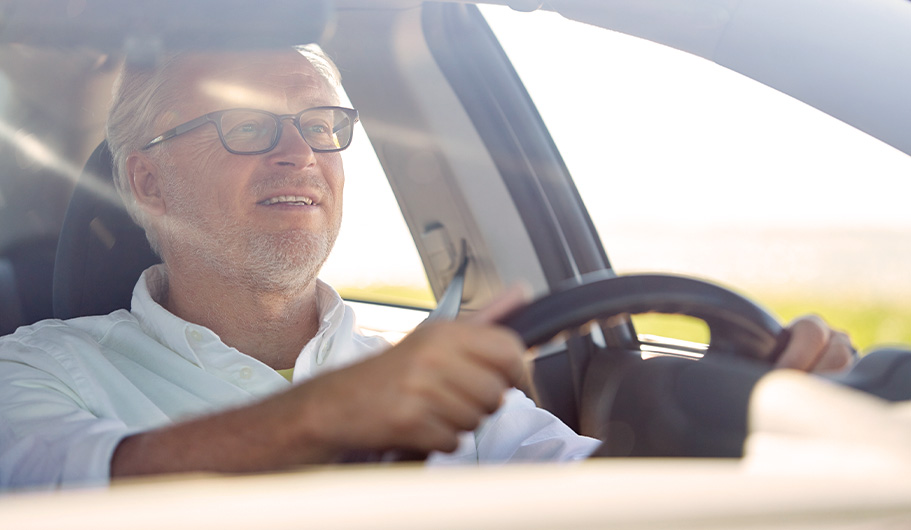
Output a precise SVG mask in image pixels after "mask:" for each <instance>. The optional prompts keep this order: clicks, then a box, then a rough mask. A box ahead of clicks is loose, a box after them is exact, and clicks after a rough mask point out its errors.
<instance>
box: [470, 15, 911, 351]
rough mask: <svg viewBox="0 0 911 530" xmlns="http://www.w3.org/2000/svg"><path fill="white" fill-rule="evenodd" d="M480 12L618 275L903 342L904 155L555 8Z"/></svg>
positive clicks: (868, 340)
mask: <svg viewBox="0 0 911 530" xmlns="http://www.w3.org/2000/svg"><path fill="white" fill-rule="evenodd" d="M484 15H485V17H486V18H487V19H488V22H489V23H490V25H491V26H492V28H493V30H494V32H495V33H496V35H497V38H498V39H499V40H500V42H501V44H502V46H503V47H504V49H505V50H506V52H507V55H508V56H509V57H510V59H511V61H512V63H513V65H514V67H515V68H516V70H517V71H518V73H519V76H520V77H521V79H522V82H523V83H524V84H525V86H526V88H527V89H528V91H529V93H530V94H531V97H532V100H533V101H534V103H535V105H536V106H537V108H538V110H539V112H540V113H541V115H542V117H543V119H544V121H545V123H546V124H547V126H548V129H549V130H550V133H551V134H552V136H553V138H554V140H555V142H556V144H557V146H558V148H559V150H560V152H561V154H562V156H563V157H564V159H565V161H566V164H567V166H568V168H569V171H570V173H571V174H572V176H573V179H574V180H575V183H576V185H577V187H578V189H579V191H580V193H581V195H582V197H583V200H584V202H585V204H586V207H587V209H588V211H589V214H590V215H591V217H592V219H593V221H594V223H595V226H596V229H597V231H598V232H599V234H600V236H601V239H602V242H603V244H604V247H605V249H606V250H607V253H608V255H609V257H610V259H611V264H612V265H613V267H614V268H615V269H616V270H617V271H618V272H620V273H630V272H639V271H662V272H673V273H679V274H687V275H695V276H699V277H703V278H708V279H711V280H713V281H716V282H720V283H723V284H726V285H728V286H736V288H737V289H738V290H740V291H741V292H743V293H745V294H747V296H749V297H752V298H754V299H756V300H758V301H760V302H761V303H763V304H764V305H766V306H767V307H769V308H770V309H772V311H773V312H774V313H776V314H778V315H779V316H780V317H781V318H782V319H784V320H788V319H790V318H792V317H794V316H796V315H798V314H801V313H805V312H808V311H813V312H818V313H820V314H822V315H823V316H824V317H825V318H826V319H827V320H828V321H829V322H831V323H832V325H833V326H834V327H836V328H843V329H846V330H848V331H850V332H851V335H852V337H853V338H854V340H855V345H857V346H858V347H861V348H862V347H865V346H867V345H870V344H874V343H884V342H898V341H904V342H907V341H908V340H911V330H909V329H908V328H907V326H903V325H902V323H903V322H905V321H907V320H908V317H911V304H909V302H908V300H911V296H909V295H911V277H909V275H907V274H906V273H905V270H904V268H903V267H904V265H903V264H904V263H907V262H908V259H909V258H911V244H909V243H911V212H909V210H908V208H907V199H906V198H907V197H908V195H909V192H911V179H909V178H908V176H909V175H911V157H908V156H907V155H905V154H904V153H901V152H900V151H898V150H896V149H894V148H892V147H890V146H888V145H886V144H884V143H882V142H880V141H878V140H876V139H874V138H872V137H870V136H868V135H866V134H864V133H862V132H860V131H858V130H856V129H854V128H852V127H850V126H848V125H846V124H844V123H842V122H840V121H838V120H836V119H834V118H832V117H830V116H828V115H826V114H823V113H822V112H819V111H817V110H816V109H814V108H812V107H809V106H807V105H805V104H803V103H801V102H799V101H797V100H795V99H793V98H791V97H789V96H786V95H783V94H781V93H780V92H777V91H775V90H773V89H771V88H768V87H766V86H764V85H761V84H759V83H757V82H755V81H753V80H751V79H749V78H746V77H744V76H742V75H740V74H737V73H734V72H731V71H729V70H727V69H725V68H722V67H720V66H718V65H716V64H714V63H711V62H709V61H706V60H704V59H702V58H698V57H695V56H692V55H689V54H686V53H683V52H680V51H678V50H674V49H671V48H668V47H665V46H661V45H658V44H654V43H651V42H649V41H645V40H642V39H638V38H634V37H630V36H626V35H623V34H620V33H616V32H611V31H606V30H603V29H600V28H596V27H592V26H586V25H584V24H581V23H577V22H573V21H569V20H566V19H563V18H562V17H560V16H559V15H556V14H554V13H550V12H543V11H539V12H536V13H533V14H531V16H529V15H528V14H524V13H521V14H520V13H516V12H513V11H511V10H509V9H507V8H498V7H490V8H486V9H484ZM518 16H521V17H522V24H517V23H513V22H515V21H514V20H513V17H518ZM542 35H546V36H547V38H546V39H545V38H541V36H542ZM542 64H546V65H547V68H541V65H542ZM638 324H639V323H638V322H637V327H639V326H638ZM639 331H640V332H642V329H640V330H639ZM646 331H648V330H646ZM656 331H657V332H660V331H661V330H660V329H658V330H656ZM694 338H695V339H698V338H699V337H694Z"/></svg>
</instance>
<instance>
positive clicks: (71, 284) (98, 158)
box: [54, 142, 161, 319]
mask: <svg viewBox="0 0 911 530" xmlns="http://www.w3.org/2000/svg"><path fill="white" fill-rule="evenodd" d="M113 175H114V171H113V157H112V155H111V151H110V150H109V149H108V145H107V142H102V143H101V145H99V146H98V147H97V148H96V149H95V151H94V152H93V153H92V156H90V157H89V160H88V162H86V164H85V169H84V170H83V171H82V175H81V176H80V177H79V181H78V182H77V183H76V189H75V191H73V196H72V197H71V198H70V204H69V207H68V208H67V210H66V217H65V218H64V221H63V229H62V230H61V232H60V240H59V242H58V244H57V259H56V263H55V265H54V316H55V317H56V318H64V319H65V318H73V317H78V316H85V315H103V314H107V313H110V312H112V311H114V310H117V309H129V308H130V300H131V299H132V293H133V286H134V285H135V284H136V281H137V280H138V279H139V276H140V274H142V271H143V270H145V269H146V268H148V267H149V266H151V265H154V264H156V263H159V262H160V261H161V260H160V259H159V258H158V256H157V255H155V253H154V252H152V249H151V247H150V246H149V243H148V240H146V236H145V232H144V231H143V230H142V228H140V227H139V226H138V225H137V224H136V223H135V222H133V220H132V219H131V218H130V215H129V214H128V213H127V211H126V208H125V207H124V205H123V203H122V202H121V201H120V197H119V196H118V194H117V191H116V189H115V188H114V176H113Z"/></svg>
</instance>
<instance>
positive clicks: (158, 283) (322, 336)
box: [131, 264, 347, 366]
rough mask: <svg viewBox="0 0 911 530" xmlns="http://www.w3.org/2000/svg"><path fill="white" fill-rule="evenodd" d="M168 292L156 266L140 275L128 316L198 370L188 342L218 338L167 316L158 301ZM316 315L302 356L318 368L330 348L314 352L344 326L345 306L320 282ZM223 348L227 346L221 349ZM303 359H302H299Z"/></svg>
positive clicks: (161, 266)
mask: <svg viewBox="0 0 911 530" xmlns="http://www.w3.org/2000/svg"><path fill="white" fill-rule="evenodd" d="M167 292H168V275H167V268H166V266H165V265H164V264H157V265H153V266H151V267H149V268H148V269H146V270H145V271H143V273H142V276H140V278H139V281H138V282H136V286H135V287H134V288H133V299H132V303H131V312H132V313H133V315H134V316H135V317H136V319H137V320H138V321H139V325H140V326H141V327H142V329H143V330H144V331H145V332H146V333H147V334H148V335H149V336H151V337H152V338H154V339H155V340H156V341H158V342H159V343H161V344H163V345H165V346H167V347H168V348H170V349H171V350H173V351H175V352H177V353H178V354H180V355H181V356H182V357H184V358H186V359H187V360H189V361H190V362H192V363H194V364H196V365H197V366H202V363H201V362H200V359H199V358H198V357H197V355H196V353H195V351H194V349H193V347H192V346H191V345H190V342H189V341H190V340H193V341H195V342H197V343H198V342H199V341H200V340H205V341H206V342H207V343H209V344H212V343H213V342H214V341H217V342H219V343H220V342H221V339H220V338H219V337H218V335H216V334H215V332H213V331H212V330H210V329H208V328H207V327H205V326H201V325H198V324H193V323H191V322H187V321H186V320H184V319H182V318H180V317H178V316H177V315H175V314H173V313H171V312H170V311H168V310H167V309H165V308H164V306H162V305H161V303H160V301H161V300H162V299H163V298H164V297H165V295H166V294H167ZM316 292H317V311H318V312H319V319H320V325H319V329H318V330H317V332H316V335H314V337H313V339H311V340H310V342H308V343H307V345H306V346H305V347H304V349H303V350H302V352H301V353H302V354H310V355H312V356H313V360H315V361H316V364H318V365H319V364H322V363H323V362H324V361H325V360H326V359H325V357H326V355H328V353H329V352H330V351H331V348H318V346H320V345H322V344H323V342H325V341H329V340H331V339H332V336H333V335H335V333H337V332H338V331H339V329H341V328H342V327H344V326H345V321H346V318H345V317H346V310H347V308H346V306H345V303H344V302H343V301H342V298H341V297H340V296H339V295H338V293H337V292H336V291H335V289H333V288H332V287H330V286H329V284H327V283H325V282H323V281H322V280H319V279H317V280H316ZM222 345H223V346H224V348H229V346H227V345H224V344H223V343H222ZM302 357H303V355H302Z"/></svg>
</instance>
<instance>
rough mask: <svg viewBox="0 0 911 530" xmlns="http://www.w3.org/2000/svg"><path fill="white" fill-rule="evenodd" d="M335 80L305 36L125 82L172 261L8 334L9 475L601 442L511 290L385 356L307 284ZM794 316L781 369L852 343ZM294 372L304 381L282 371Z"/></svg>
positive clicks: (570, 452)
mask: <svg viewBox="0 0 911 530" xmlns="http://www.w3.org/2000/svg"><path fill="white" fill-rule="evenodd" d="M337 83H338V77H337V71H336V70H335V68H334V66H333V65H332V64H331V62H329V61H328V60H327V59H325V58H324V57H323V56H321V55H320V54H319V53H318V52H317V51H316V50H314V49H312V48H310V49H307V50H306V51H305V54H304V56H302V55H301V54H300V53H298V52H296V51H284V52H261V53H254V54H233V55H228V54H185V55H180V56H177V57H174V58H172V59H170V60H168V61H167V62H166V63H165V64H163V65H162V66H160V67H159V68H158V69H157V70H155V71H127V72H126V73H125V74H124V77H123V79H122V81H121V83H120V85H119V88H118V90H117V92H116V94H115V100H114V104H113V107H112V110H111V114H110V118H109V122H108V141H109V143H110V145H111V148H112V152H113V153H114V158H115V166H116V167H117V170H118V172H119V175H118V185H119V187H120V189H121V193H122V195H124V198H125V201H126V203H127V205H128V208H129V209H130V210H131V213H132V214H133V215H134V218H135V219H136V220H137V221H138V222H139V223H140V224H141V225H142V226H143V227H144V228H145V229H146V231H147V233H148V235H149V240H150V242H151V243H152V245H153V247H154V248H155V249H156V251H157V252H159V254H160V255H161V257H162V259H163V265H159V266H156V267H153V268H151V269H149V270H147V271H146V272H145V273H144V274H143V276H142V278H140V280H139V282H138V283H137V285H136V289H135V291H134V297H133V303H132V310H131V311H130V312H125V311H118V312H115V313H113V314H111V315H106V316H98V317H88V318H82V319H74V320H71V321H67V322H61V321H46V322H43V323H39V324H36V325H34V326H29V327H26V328H22V329H20V330H19V331H18V332H17V333H16V334H14V335H12V336H9V337H6V338H4V339H2V340H0V485H3V486H6V487H9V486H13V487H18V486H33V487H34V486H58V485H66V484H85V483H104V482H105V481H107V480H108V479H109V477H121V476H130V475H143V474H157V473H171V472H182V471H194V470H210V471H224V472H246V471H265V470H276V469H284V468H289V467H294V466H299V465H304V464H309V463H325V462H335V461H343V460H345V459H347V458H348V455H350V454H351V453H352V452H358V451H389V450H403V451H413V452H417V453H419V454H420V453H430V454H431V456H430V462H431V463H440V464H443V463H465V462H508V461H521V460H568V459H578V458H584V457H585V456H587V455H588V454H589V453H590V452H591V451H593V450H594V448H595V447H596V445H597V442H596V441H595V440H591V439H588V438H584V437H579V436H577V435H575V434H574V433H573V432H572V431H571V430H569V429H568V428H567V427H566V426H564V425H562V424H561V423H560V422H559V421H558V420H556V418H554V417H553V416H551V415H550V414H549V413H547V412H545V411H542V410H540V409H537V408H535V407H534V405H533V403H532V402H531V401H530V400H528V399H527V398H525V397H524V396H523V395H521V393H520V392H519V391H517V390H515V389H512V386H513V385H514V384H515V383H516V382H517V381H518V379H519V377H520V375H521V372H522V363H521V354H522V350H523V347H522V344H521V343H520V341H519V340H518V338H517V337H516V336H515V335H514V334H513V333H512V332H511V331H509V330H507V329H504V328H502V327H500V326H497V325H494V324H493V322H495V320H496V319H497V318H498V317H499V316H501V315H503V314H505V313H506V312H508V311H509V310H511V309H513V308H515V307H516V306H517V305H518V304H520V303H521V302H522V295H521V294H520V293H518V292H513V291H511V292H508V293H506V294H504V295H503V296H502V297H501V298H500V299H498V300H497V301H495V302H494V303H493V304H492V305H490V306H489V307H487V308H486V309H484V310H482V311H479V312H478V313H476V314H475V315H473V316H472V317H470V318H466V319H462V320H459V321H457V322H447V323H434V324H428V325H425V326H421V327H419V328H418V329H417V330H416V331H415V332H413V333H412V334H411V335H409V336H408V337H406V338H405V339H404V340H403V341H402V342H401V343H399V344H398V345H397V346H395V347H392V348H386V345H385V344H383V343H381V342H380V341H379V340H378V339H375V338H368V337H365V336H363V335H360V334H359V333H358V332H357V330H356V329H355V328H354V325H353V316H352V314H351V310H350V309H349V308H347V307H345V306H344V305H343V304H342V302H341V300H340V299H339V298H338V295H337V294H336V293H335V292H334V291H333V290H332V289H331V288H330V287H329V286H327V285H325V284H323V283H321V282H319V280H317V278H316V277H317V273H318V271H319V269H320V266H321V265H322V263H323V262H324V260H325V259H326V257H327V256H328V254H329V251H330V249H331V247H332V244H333V242H334V240H335V237H336V235H337V232H338V229H339V224H340V220H341V214H342V188H343V183H344V175H343V171H342V164H341V158H340V154H339V151H340V150H341V149H344V148H345V147H347V145H348V142H349V141H350V126H351V125H352V124H353V121H354V116H355V114H354V113H353V111H351V110H346V109H339V108H335V107H337V105H338V102H339V101H338V93H337ZM230 109H246V110H230ZM791 329H792V336H793V339H792V341H791V344H790V345H789V347H788V349H787V351H786V352H785V354H784V355H783V357H782V359H781V361H780V362H781V364H782V366H793V367H799V368H802V369H808V370H809V369H838V368H842V367H844V366H846V365H847V364H848V363H849V362H850V349H849V347H848V345H847V341H846V337H844V336H843V335H841V334H835V333H832V332H831V331H830V330H829V329H828V328H827V327H825V326H824V325H823V324H822V323H821V322H820V321H818V320H817V319H812V318H807V319H802V320H799V321H798V322H796V323H795V325H793V326H792V328H791ZM383 350H385V351H383ZM381 351H382V354H380V355H375V354H376V353H379V352H381ZM289 368H293V369H294V375H293V380H294V383H295V384H293V385H291V384H289V383H288V381H286V380H285V379H284V378H283V377H282V376H281V375H279V373H278V372H277V370H283V369H289Z"/></svg>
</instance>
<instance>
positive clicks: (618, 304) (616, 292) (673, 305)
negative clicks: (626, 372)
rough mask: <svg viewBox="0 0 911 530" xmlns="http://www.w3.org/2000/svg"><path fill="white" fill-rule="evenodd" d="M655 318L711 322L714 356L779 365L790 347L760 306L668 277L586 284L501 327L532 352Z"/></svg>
mask: <svg viewBox="0 0 911 530" xmlns="http://www.w3.org/2000/svg"><path fill="white" fill-rule="evenodd" d="M653 312H654V313H666V314H679V315H687V316H692V317H696V318H699V319H701V320H703V321H705V323H706V324H707V325H708V327H709V331H710V336H711V341H710V343H709V349H708V352H709V354H717V353H719V352H725V353H730V354H734V355H740V356H744V357H748V358H753V359H759V360H764V361H767V362H769V363H774V362H775V360H777V358H778V356H779V355H780V354H781V350H782V349H783V347H784V344H785V343H786V342H787V337H786V336H785V335H786V333H784V330H783V329H782V327H781V324H779V323H778V320H777V319H776V318H775V317H773V316H772V315H771V314H769V312H768V311H766V310H765V309H763V308H762V307H760V306H759V305H757V304H756V303H754V302H752V301H750V300H748V299H746V298H744V297H743V296H741V295H739V294H737V293H735V292H733V291H730V290H728V289H726V288H724V287H721V286H719V285H716V284H712V283H709V282H706V281H703V280H698V279H695V278H688V277H685V276H673V275H666V274H638V275H628V276H615V277H611V278H604V279H601V280H596V281H593V282H588V283H583V284H581V285H577V286H574V287H571V288H569V289H566V290H564V291H558V292H555V293H552V294H550V295H547V296H545V297H543V298H540V299H538V300H536V301H534V302H532V303H531V304H529V305H527V306H525V307H522V308H520V309H518V310H517V311H514V312H513V313H511V314H510V315H507V316H506V317H505V318H504V319H502V321H501V323H502V324H504V325H505V326H507V327H509V328H512V329H513V330H515V331H516V332H517V333H518V334H519V336H520V337H521V338H522V340H523V341H524V342H525V345H526V346H528V347H529V348H530V347H533V346H539V345H541V344H544V343H545V342H547V341H549V340H550V339H552V338H553V337H554V336H556V335H557V334H558V333H560V332H562V331H565V330H570V329H577V328H579V327H581V326H583V325H584V324H586V323H588V322H591V321H592V320H608V319H610V318H612V317H616V316H618V315H622V314H640V313H653Z"/></svg>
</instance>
